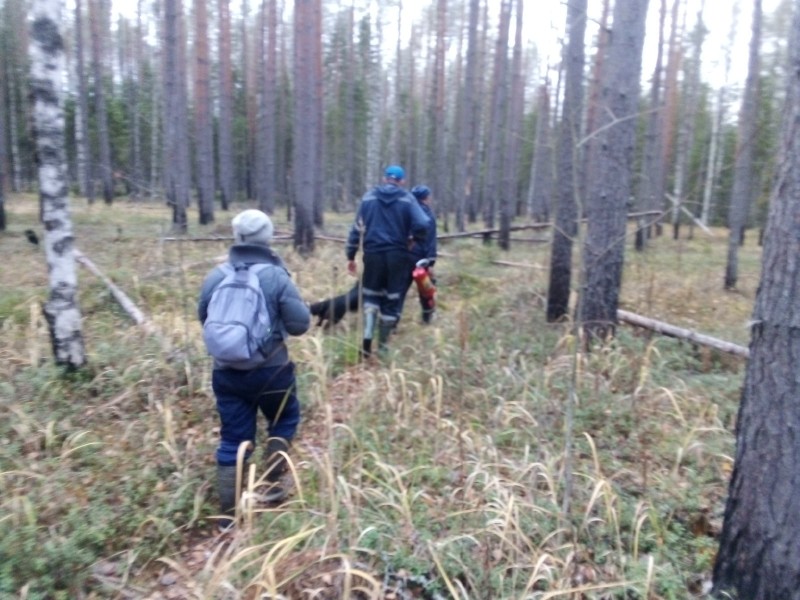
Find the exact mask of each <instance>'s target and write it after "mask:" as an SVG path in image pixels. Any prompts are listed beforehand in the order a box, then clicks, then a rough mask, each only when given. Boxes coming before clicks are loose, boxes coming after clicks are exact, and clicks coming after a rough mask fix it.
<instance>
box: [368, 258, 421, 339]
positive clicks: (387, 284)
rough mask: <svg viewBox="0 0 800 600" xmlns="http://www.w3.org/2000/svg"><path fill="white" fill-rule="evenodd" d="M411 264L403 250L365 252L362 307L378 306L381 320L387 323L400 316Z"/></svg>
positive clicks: (391, 323) (394, 320)
mask: <svg viewBox="0 0 800 600" xmlns="http://www.w3.org/2000/svg"><path fill="white" fill-rule="evenodd" d="M411 267H412V265H411V261H410V260H409V258H408V252H407V251H405V250H392V251H389V252H380V253H376V254H366V253H365V254H364V274H363V276H362V279H361V293H362V295H363V301H364V308H365V309H367V308H368V307H377V308H378V311H379V316H380V320H381V322H383V323H386V324H387V325H394V324H395V323H397V320H398V319H399V318H400V308H401V306H402V298H403V296H404V295H405V293H406V290H408V274H409V273H410V270H411Z"/></svg>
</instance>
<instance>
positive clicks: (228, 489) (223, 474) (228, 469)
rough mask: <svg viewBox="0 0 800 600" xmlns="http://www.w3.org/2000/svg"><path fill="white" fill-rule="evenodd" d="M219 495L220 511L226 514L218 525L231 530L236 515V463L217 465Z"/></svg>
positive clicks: (224, 529) (220, 528) (222, 529)
mask: <svg viewBox="0 0 800 600" xmlns="http://www.w3.org/2000/svg"><path fill="white" fill-rule="evenodd" d="M217 496H219V512H220V514H222V515H224V518H222V519H220V520H219V522H218V524H217V527H218V528H219V530H220V531H223V532H224V531H230V530H231V529H232V528H233V524H234V522H235V517H236V502H237V498H236V465H231V466H222V465H217Z"/></svg>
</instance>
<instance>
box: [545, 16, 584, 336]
mask: <svg viewBox="0 0 800 600" xmlns="http://www.w3.org/2000/svg"><path fill="white" fill-rule="evenodd" d="M586 7H587V1H586V0H576V1H574V2H570V4H569V7H568V8H567V36H568V42H567V46H566V48H565V50H564V60H563V62H564V63H566V69H565V71H566V74H565V80H566V81H565V83H564V102H563V105H562V108H561V123H560V125H559V128H558V156H557V157H556V173H557V176H556V180H557V184H556V198H557V200H556V222H555V228H554V229H553V244H552V248H551V250H550V284H549V286H548V288H547V320H548V321H550V322H553V321H558V320H560V319H563V318H564V317H566V316H567V314H568V312H569V297H570V291H571V287H570V286H571V285H572V245H573V243H574V241H575V236H576V235H577V234H578V204H579V198H578V192H579V189H580V185H579V181H580V175H579V174H578V173H576V167H577V165H578V158H577V157H578V143H579V141H580V138H581V111H582V110H583V67H584V61H585V51H584V43H583V38H584V34H585V32H586Z"/></svg>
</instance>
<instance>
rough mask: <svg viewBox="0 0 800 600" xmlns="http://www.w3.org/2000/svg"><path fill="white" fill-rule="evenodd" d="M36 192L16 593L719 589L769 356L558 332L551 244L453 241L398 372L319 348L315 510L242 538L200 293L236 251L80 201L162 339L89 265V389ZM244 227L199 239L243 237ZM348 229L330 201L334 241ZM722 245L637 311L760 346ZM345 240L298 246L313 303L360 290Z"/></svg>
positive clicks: (672, 265)
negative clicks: (724, 542)
mask: <svg viewBox="0 0 800 600" xmlns="http://www.w3.org/2000/svg"><path fill="white" fill-rule="evenodd" d="M34 207H35V201H34V199H32V198H27V197H13V198H12V199H11V201H10V202H7V210H9V211H10V218H9V222H10V223H11V229H10V231H9V232H7V233H5V234H2V235H0V252H3V254H4V255H5V256H10V255H12V254H13V255H14V256H15V258H16V260H15V261H14V263H13V264H12V263H10V262H6V263H5V264H3V265H2V267H0V268H2V271H0V280H1V281H0V283H1V284H2V289H3V292H2V293H0V322H1V323H2V336H0V352H2V355H3V360H2V361H0V417H2V418H0V487H2V489H3V490H4V491H3V494H2V499H0V503H1V504H0V597H3V598H5V597H8V598H16V597H25V598H31V599H34V598H107V597H119V598H123V597H124V598H131V597H133V598H162V597H176V598H255V597H269V598H278V597H285V598H306V597H314V598H367V597H373V598H411V597H416V598H420V597H422V598H531V599H542V600H543V599H545V598H619V599H622V598H625V599H631V598H642V599H645V598H648V599H684V598H687V597H700V596H701V595H702V593H703V591H704V586H706V585H707V583H708V581H709V577H710V569H711V566H712V563H713V559H714V553H715V551H716V543H717V541H716V536H717V534H718V533H719V527H720V520H721V514H722V509H723V503H724V498H725V493H726V486H727V481H728V478H729V475H730V469H731V456H732V454H733V435H732V431H733V427H734V425H735V423H734V419H735V415H736V408H737V402H738V397H739V387H740V384H741V376H742V372H743V362H742V361H741V360H740V359H736V358H732V357H729V356H725V355H720V354H715V353H714V352H712V351H709V350H708V349H703V348H698V347H695V346H693V345H691V344H690V343H688V342H682V341H679V340H675V339H669V338H664V337H659V336H657V335H654V334H651V333H650V332H646V331H642V330H634V329H630V328H627V327H624V326H623V327H620V329H619V330H618V335H617V336H616V338H615V339H614V340H613V341H612V342H611V343H609V344H608V345H607V346H606V347H604V348H602V349H597V350H595V351H593V352H592V353H591V354H588V355H586V354H583V353H581V352H579V349H580V344H576V340H575V339H574V338H573V337H572V333H571V332H572V328H571V324H569V323H565V324H548V323H547V322H546V321H545V319H544V309H543V297H544V295H545V294H546V284H547V280H546V269H540V268H535V267H537V266H542V265H546V264H547V262H548V256H549V253H548V249H547V246H546V245H541V244H539V245H531V244H526V243H520V244H515V245H514V246H513V250H512V251H511V252H509V253H501V252H499V251H498V250H497V249H496V248H492V247H486V246H484V245H482V244H481V243H480V241H479V240H477V239H475V240H472V239H468V240H464V239H459V240H452V241H446V242H445V241H443V242H441V243H440V250H441V254H442V256H441V257H440V260H439V261H438V263H437V278H438V285H439V297H438V311H437V315H436V320H435V322H434V324H433V325H432V326H429V327H424V326H422V325H421V324H420V323H419V322H418V320H419V315H418V314H417V310H418V308H417V305H416V302H415V299H414V298H413V295H412V296H410V300H409V302H407V305H406V310H405V314H404V316H403V319H402V321H401V324H400V326H399V328H398V332H397V333H396V335H395V336H394V337H393V338H392V340H391V352H390V354H389V357H388V358H387V359H386V360H385V361H384V362H383V363H381V364H375V365H370V366H364V365H360V364H358V361H357V357H358V353H357V349H358V347H359V331H358V330H359V324H358V318H357V317H356V316H353V315H351V316H348V317H347V318H346V319H345V320H344V321H343V322H342V323H340V324H339V325H337V326H336V327H334V328H332V329H330V330H325V329H323V328H320V327H316V326H315V325H313V326H312V330H311V331H310V332H309V333H308V334H307V335H305V336H303V337H301V338H297V339H292V340H291V341H290V351H291V354H292V356H293V358H294V360H295V361H296V362H297V364H298V375H299V384H300V397H301V401H302V404H303V417H304V419H303V422H302V424H301V429H300V432H299V435H298V438H297V439H296V440H295V444H294V447H293V450H292V453H291V458H292V467H293V474H294V482H295V489H294V493H293V496H292V499H291V500H290V501H289V502H288V503H287V504H286V505H284V506H282V507H281V508H280V509H279V510H275V509H270V510H263V509H259V508H253V507H249V508H248V507H246V508H247V510H245V514H244V517H243V521H242V523H241V524H240V526H239V528H238V529H237V531H236V533H234V534H232V535H228V536H220V535H219V534H217V533H216V529H215V525H214V521H213V518H212V517H213V515H214V513H215V507H216V498H215V496H214V493H213V486H212V481H213V480H212V477H213V469H214V461H213V451H214V448H215V443H216V437H217V435H218V422H217V416H216V413H215V409H214V401H213V394H212V393H211V390H210V383H209V381H210V363H209V360H208V358H207V357H206V355H205V352H204V350H203V347H202V339H201V336H200V330H199V325H198V324H197V323H196V317H195V313H194V310H195V309H194V302H195V299H196V295H197V291H198V288H199V284H200V282H201V280H202V278H203V276H204V275H205V273H206V272H207V270H208V269H209V268H210V267H211V266H212V265H213V264H214V261H215V259H216V260H218V259H219V257H222V256H224V255H225V252H226V244H225V243H224V242H206V243H201V242H184V243H180V242H170V241H165V240H164V236H166V235H167V225H168V223H169V215H168V213H167V211H166V208H164V207H161V206H157V205H153V204H132V203H126V202H124V201H122V202H117V203H116V204H115V205H114V207H113V209H108V208H106V207H104V206H92V207H87V206H82V205H77V206H75V207H74V209H73V212H74V219H75V233H76V240H77V245H78V247H79V248H80V249H81V250H82V251H83V252H84V253H85V254H86V255H87V256H88V257H90V259H91V260H92V261H93V262H94V263H95V264H96V265H97V266H98V267H99V268H100V269H102V270H103V271H104V273H105V274H106V275H107V276H109V277H110V278H111V279H112V280H113V281H114V282H115V283H116V284H117V285H118V286H119V287H120V288H122V289H123V290H124V291H125V293H126V294H128V295H129V296H130V297H131V299H132V300H133V301H134V302H135V303H136V304H137V306H139V307H140V308H141V310H142V311H143V312H144V313H145V314H147V315H148V316H149V317H150V319H151V321H152V323H153V324H154V325H155V327H156V331H157V334H153V335H148V334H146V333H145V332H144V331H143V330H142V329H141V328H137V327H136V326H135V325H134V324H133V323H132V322H131V321H130V319H129V318H128V316H127V315H126V314H125V313H124V311H122V310H121V309H120V308H119V306H118V305H117V303H116V301H115V300H114V299H113V297H112V296H111V294H110V293H109V291H108V289H107V288H106V287H105V286H104V285H103V284H102V283H101V282H99V281H98V280H97V279H96V278H94V277H93V276H92V275H91V274H89V273H88V272H87V271H85V270H81V271H80V272H79V277H80V292H81V293H80V302H81V307H82V310H83V314H84V336H85V339H86V346H87V350H88V352H89V358H90V361H89V365H88V367H87V368H86V369H84V370H82V371H80V372H79V373H75V374H72V375H71V376H66V375H65V374H64V373H62V372H61V371H59V370H58V369H57V368H55V367H54V366H53V364H52V360H51V355H50V350H49V341H48V339H49V338H48V333H47V331H46V326H45V324H44V322H43V320H42V317H41V311H40V309H39V305H40V303H41V302H42V301H43V300H44V299H45V298H46V294H47V276H46V273H47V271H46V265H45V262H44V255H43V253H42V252H41V251H40V250H39V249H36V248H33V247H32V246H30V245H29V244H28V243H27V242H26V241H25V239H24V237H22V234H21V232H22V231H23V230H24V229H26V228H29V227H32V226H33V225H34V223H33V218H34V215H35V210H34ZM242 208H244V207H242ZM230 216H232V215H226V214H218V219H219V220H220V222H225V223H223V224H222V225H217V226H211V227H205V228H204V227H193V229H194V231H193V233H195V234H197V235H204V234H207V233H209V232H214V233H219V231H224V232H227V226H226V222H227V221H228V220H229V218H230ZM348 219H349V216H348V217H345V216H336V215H331V216H329V225H328V229H329V232H330V233H333V234H334V235H342V233H343V232H344V231H346V227H347V222H348ZM277 226H278V229H279V230H281V229H283V230H286V229H288V226H287V225H286V224H285V223H283V224H282V223H277ZM696 235H697V236H698V237H697V239H693V240H680V241H679V242H674V241H672V240H669V239H663V238H659V239H656V240H653V242H652V245H651V248H650V249H648V251H647V252H645V253H641V254H635V253H634V252H633V251H632V250H630V251H628V255H627V257H626V260H627V269H626V273H625V281H624V283H623V290H622V299H621V300H622V305H623V308H625V309H626V310H630V311H633V312H638V313H640V314H643V315H645V316H649V317H652V318H656V319H661V320H664V321H669V322H671V323H673V324H675V325H678V326H681V327H685V328H688V329H696V330H698V331H702V332H703V333H707V334H710V335H715V336H718V337H720V338H723V339H726V340H729V341H733V342H736V343H740V344H746V343H747V331H746V328H745V326H744V324H745V323H746V320H747V318H748V316H749V311H750V309H751V306H752V301H753V295H754V290H755V285H756V282H757V279H758V255H759V250H758V249H757V248H755V247H753V248H750V247H744V248H743V249H742V255H741V257H740V268H741V269H742V271H743V275H742V277H741V278H740V279H741V280H742V281H744V282H747V287H746V288H744V289H742V290H740V291H739V293H736V294H732V293H726V292H723V291H722V274H723V268H724V253H725V249H726V243H725V238H724V236H723V235H722V234H721V232H718V234H717V235H716V236H715V237H710V238H707V237H702V238H701V237H699V235H700V234H696ZM317 244H318V245H317V249H316V251H315V253H314V254H313V255H312V256H311V257H309V258H302V257H300V256H298V255H296V254H295V253H294V252H293V251H292V250H291V249H290V248H289V247H288V246H287V245H276V248H277V250H278V251H279V253H281V254H282V255H283V256H284V258H285V259H286V262H287V264H288V266H289V269H290V271H291V272H292V274H293V277H294V279H295V281H296V282H297V283H298V285H299V287H300V289H301V291H302V293H303V295H304V297H305V298H306V299H307V300H309V301H313V300H317V299H319V298H322V297H325V296H327V295H329V294H331V293H340V292H344V291H346V290H347V289H348V288H349V287H350V286H351V285H352V280H351V279H350V278H349V277H348V276H347V275H346V274H345V269H344V263H345V261H344V252H343V249H342V247H341V245H339V244H338V243H335V242H330V241H318V242H317ZM498 261H499V262H506V263H512V264H505V265H504V264H498ZM412 294H413V292H412ZM576 353H577V354H576ZM573 386H574V392H575V406H574V424H573V427H572V431H573V432H574V439H573V440H572V444H571V447H572V455H571V460H570V461H569V462H567V461H565V455H564V452H565V448H566V447H567V444H566V439H565V432H566V431H567V423H566V422H565V415H566V414H567V411H566V406H567V403H568V402H569V398H570V394H571V391H572V390H573ZM260 435H263V427H262V428H261V433H260ZM256 464H257V463H256ZM567 464H569V465H571V482H572V483H571V487H569V488H567V487H566V486H565V481H566V480H565V472H564V469H565V465H567ZM258 475H259V474H258V472H256V474H255V477H256V478H257V477H258ZM565 494H569V498H568V500H569V502H567V503H566V504H565ZM566 505H568V506H569V511H568V512H567V513H566V514H565V513H564V510H563V509H564V506H566Z"/></svg>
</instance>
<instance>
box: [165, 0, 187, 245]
mask: <svg viewBox="0 0 800 600" xmlns="http://www.w3.org/2000/svg"><path fill="white" fill-rule="evenodd" d="M182 19H183V10H182V8H181V0H164V25H163V27H164V42H163V43H164V75H163V79H164V81H163V85H164V94H163V102H164V155H163V156H164V164H165V165H169V167H168V168H165V169H164V188H165V193H166V201H167V204H168V205H169V206H170V207H171V208H172V228H173V230H174V231H175V232H176V233H186V231H187V228H188V221H187V213H186V210H187V207H188V206H189V149H188V135H187V134H188V126H187V120H186V102H185V101H186V73H185V70H184V67H185V62H184V53H183V51H182V49H181V45H182V44H183V30H182Z"/></svg>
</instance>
